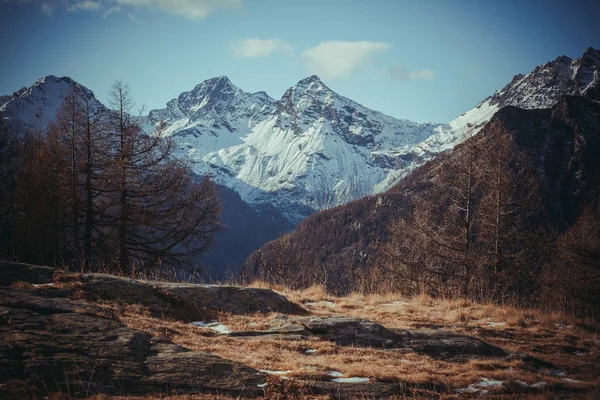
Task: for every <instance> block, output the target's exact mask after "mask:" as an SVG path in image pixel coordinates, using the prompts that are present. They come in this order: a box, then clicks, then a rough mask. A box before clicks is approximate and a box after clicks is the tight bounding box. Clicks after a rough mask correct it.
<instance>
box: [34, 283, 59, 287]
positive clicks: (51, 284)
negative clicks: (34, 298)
mask: <svg viewBox="0 0 600 400" xmlns="http://www.w3.org/2000/svg"><path fill="white" fill-rule="evenodd" d="M31 286H33V287H35V288H38V287H47V286H54V283H34V284H32V285H31Z"/></svg>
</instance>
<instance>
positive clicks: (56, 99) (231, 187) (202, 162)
mask: <svg viewBox="0 0 600 400" xmlns="http://www.w3.org/2000/svg"><path fill="white" fill-rule="evenodd" d="M599 65H600V52H598V51H597V50H595V49H592V48H590V49H588V50H587V51H586V52H585V53H584V54H583V56H582V57H580V58H577V59H571V58H569V57H566V56H561V57H558V58H557V59H556V60H554V61H551V62H548V63H546V64H543V65H540V66H538V67H536V68H535V69H534V70H533V71H532V72H530V73H528V74H526V75H517V76H515V77H514V78H513V80H512V81H511V82H510V83H509V84H508V85H507V86H505V87H504V88H503V89H501V90H499V91H497V92H496V93H494V94H493V95H492V96H490V97H488V98H486V99H484V100H483V101H482V102H481V103H479V104H478V105H477V106H476V107H475V108H473V109H472V110H469V111H467V112H465V113H464V114H462V115H460V116H458V117H457V118H456V119H454V120H453V121H451V122H449V123H445V124H438V123H415V122H411V121H408V120H400V119H396V118H393V117H390V116H387V115H384V114H382V113H380V112H377V111H374V110H370V109H368V108H366V107H364V106H362V105H360V104H359V103H357V102H355V101H353V100H350V99H348V98H346V97H343V96H341V95H339V94H337V93H335V92H334V91H333V90H331V89H330V88H329V87H327V86H326V85H325V83H323V82H322V81H321V80H320V79H319V78H318V77H317V76H310V77H307V78H305V79H303V80H301V81H299V82H298V83H297V84H296V85H294V86H292V87H290V88H289V89H288V90H287V91H286V92H285V93H284V95H283V96H282V97H281V99H279V100H275V99H273V98H271V97H269V96H268V95H267V94H266V93H265V92H257V93H247V92H244V91H243V90H241V89H239V88H237V87H236V86H235V85H233V83H232V82H231V81H230V80H229V79H228V78H227V77H224V76H223V77H218V78H213V79H209V80H206V81H204V82H202V83H201V84H199V85H197V86H196V87H195V88H193V89H192V90H190V91H189V92H184V93H182V94H180V95H179V96H178V97H177V98H175V99H173V100H171V101H169V102H167V103H166V106H165V108H163V109H158V110H152V111H150V112H149V113H148V115H145V116H143V118H142V123H143V125H144V127H145V128H146V129H147V130H151V129H153V128H154V127H157V126H159V124H160V125H161V126H163V129H164V130H165V133H166V134H168V135H171V136H172V137H173V139H174V142H175V143H176V145H177V152H176V153H177V155H179V156H182V157H184V158H186V159H187V160H189V161H190V163H191V166H192V169H193V171H194V173H196V174H199V175H201V174H205V173H209V174H211V175H212V176H213V179H214V180H215V182H216V183H217V184H219V185H220V187H221V188H222V193H226V194H225V195H224V196H226V197H227V198H230V199H232V200H231V201H230V202H224V211H223V219H224V221H227V222H224V223H225V225H226V229H225V231H224V232H223V233H221V235H220V239H221V240H220V241H219V239H218V240H217V248H216V249H215V250H214V251H213V253H212V255H211V254H209V255H208V258H209V259H211V261H210V262H209V263H210V264H212V265H213V270H215V271H220V272H222V271H223V269H224V267H223V266H225V265H227V266H229V267H231V268H232V269H234V270H235V269H236V268H237V267H239V265H240V264H241V262H242V261H243V260H244V259H245V257H246V256H247V255H248V254H249V253H250V252H251V251H252V250H254V249H256V248H257V247H258V246H260V245H261V244H262V243H264V242H266V241H267V240H269V239H273V238H274V237H276V236H277V235H278V234H279V233H281V232H285V231H288V230H290V229H291V228H293V227H295V226H296V225H297V224H298V223H299V222H300V221H302V220H303V219H304V218H306V217H307V216H309V215H311V214H313V213H315V212H319V211H323V210H327V209H330V208H332V207H336V206H340V205H343V204H346V203H348V202H351V201H353V200H356V199H359V198H361V197H364V196H369V195H374V194H377V193H382V192H385V191H388V190H389V189H391V188H393V187H394V185H396V184H397V183H398V182H400V181H401V179H402V178H404V177H405V176H407V175H408V174H409V173H410V172H411V171H413V170H414V169H415V168H417V167H418V166H420V165H423V164H424V163H426V162H427V161H429V160H431V159H433V158H434V157H435V156H436V155H438V154H440V153H441V152H444V151H447V150H449V149H451V148H453V147H454V146H456V145H457V144H458V143H460V142H462V141H464V140H465V139H467V138H468V137H470V136H472V135H474V134H476V133H477V132H478V131H479V130H480V129H481V128H482V127H483V126H484V125H485V124H486V123H487V122H488V121H489V120H490V119H491V118H492V117H493V116H494V114H496V113H497V112H498V111H499V110H501V109H502V108H504V107H507V106H514V107H519V108H523V109H545V108H550V107H553V106H554V105H555V104H557V102H558V101H559V100H560V99H561V96H564V95H587V96H588V97H590V96H591V95H590V94H591V93H593V92H594V91H596V90H597V88H598V85H599V84H598V82H599V80H600V77H599V72H598V68H599ZM72 85H78V86H81V85H79V84H78V83H77V82H74V81H73V80H72V79H70V78H58V77H55V76H51V75H50V76H46V77H43V78H41V79H40V80H39V81H37V82H36V83H35V84H34V85H32V86H31V87H28V88H23V89H21V90H19V91H17V92H16V93H14V94H13V95H10V96H0V113H2V117H3V119H4V121H5V122H6V123H8V124H11V125H12V126H14V127H15V129H17V127H18V129H27V130H43V129H44V128H45V127H46V126H47V124H48V122H49V121H50V120H52V119H53V118H54V115H55V113H56V110H57V108H58V107H59V106H60V104H61V102H62V100H63V98H64V97H65V95H66V94H67V93H68V91H69V90H70V88H71V87H72ZM81 88H82V89H83V90H84V92H85V93H86V96H88V98H89V99H90V101H91V102H92V104H94V107H104V106H103V105H102V104H101V103H100V102H99V101H98V100H97V99H95V97H94V95H93V93H92V92H91V91H90V90H89V89H87V88H85V87H83V86H81ZM241 209H244V210H245V211H244V212H243V215H244V216H246V217H248V219H246V220H245V222H244V224H243V225H244V226H243V227H239V228H238V227H237V226H236V224H237V222H238V221H239V220H240V218H238V217H235V216H236V215H238V216H239V215H240V210H241ZM250 221H252V222H250ZM234 232H235V233H234ZM258 238H259V239H258ZM261 242H262V243H261ZM220 243H228V244H227V248H229V247H232V246H233V247H235V248H237V249H238V251H232V252H230V251H227V250H226V249H225V247H224V246H225V245H224V244H220ZM217 275H219V274H218V273H217Z"/></svg>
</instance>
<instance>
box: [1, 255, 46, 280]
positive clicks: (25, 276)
mask: <svg viewBox="0 0 600 400" xmlns="http://www.w3.org/2000/svg"><path fill="white" fill-rule="evenodd" d="M54 271H55V269H54V268H51V267H43V266H40V265H30V264H20V263H14V262H8V261H0V286H10V285H11V284H13V283H14V282H29V283H35V284H42V283H50V282H52V279H53V276H54Z"/></svg>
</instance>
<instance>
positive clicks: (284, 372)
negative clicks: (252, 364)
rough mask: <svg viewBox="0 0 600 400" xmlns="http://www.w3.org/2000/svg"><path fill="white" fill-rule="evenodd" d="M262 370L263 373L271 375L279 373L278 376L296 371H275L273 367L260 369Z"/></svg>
mask: <svg viewBox="0 0 600 400" xmlns="http://www.w3.org/2000/svg"><path fill="white" fill-rule="evenodd" d="M259 371H260V372H262V373H263V374H269V375H277V376H281V375H287V374H291V373H292V372H294V371H289V370H288V371H275V370H272V369H259Z"/></svg>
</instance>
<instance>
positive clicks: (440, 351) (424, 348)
mask: <svg viewBox="0 0 600 400" xmlns="http://www.w3.org/2000/svg"><path fill="white" fill-rule="evenodd" d="M409 343H410V346H411V347H412V348H413V349H414V350H415V351H416V352H417V353H424V354H427V355H429V356H431V357H433V358H436V359H444V360H450V359H455V360H456V359H459V358H474V357H504V356H506V353H505V352H504V350H502V349H501V348H499V347H496V346H492V345H491V344H489V343H486V342H484V341H483V340H480V339H477V338H475V337H472V336H468V335H457V334H454V333H450V332H445V331H439V330H421V331H410V336H409Z"/></svg>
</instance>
